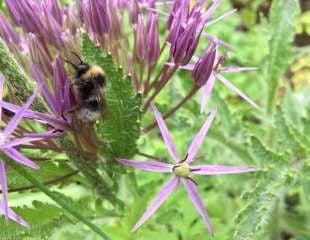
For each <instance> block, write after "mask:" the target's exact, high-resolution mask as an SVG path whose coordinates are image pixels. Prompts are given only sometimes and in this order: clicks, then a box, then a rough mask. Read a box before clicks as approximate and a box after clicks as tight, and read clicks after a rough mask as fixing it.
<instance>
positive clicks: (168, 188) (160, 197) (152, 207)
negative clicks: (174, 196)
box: [131, 176, 180, 232]
mask: <svg viewBox="0 0 310 240" xmlns="http://www.w3.org/2000/svg"><path fill="white" fill-rule="evenodd" d="M179 182H180V178H178V177H176V176H173V177H171V178H170V179H169V180H168V181H167V182H166V183H165V184H164V185H163V186H162V188H161V189H160V191H159V193H158V194H157V196H156V197H155V199H154V200H153V201H152V202H151V203H150V204H149V206H148V208H147V209H146V211H145V212H144V213H143V215H142V216H141V218H140V219H139V220H138V222H137V223H136V224H135V225H134V227H133V228H132V229H131V231H132V232H134V231H136V230H137V229H138V228H139V227H140V226H141V225H142V224H143V223H144V222H145V221H146V220H148V219H149V218H150V217H151V215H152V214H153V213H154V212H155V211H156V210H157V208H159V206H160V205H161V204H162V203H163V202H164V201H165V200H166V199H167V197H168V196H169V194H170V193H171V192H172V191H174V190H175V189H176V188H177V186H178V185H179Z"/></svg>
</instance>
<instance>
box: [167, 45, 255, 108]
mask: <svg viewBox="0 0 310 240" xmlns="http://www.w3.org/2000/svg"><path fill="white" fill-rule="evenodd" d="M192 59H193V60H194V62H195V64H187V65H185V66H179V68H181V69H185V70H189V71H192V75H193V78H194V81H195V83H196V84H197V85H198V86H204V89H203V94H202V99H201V103H200V111H201V112H203V111H204V109H205V107H206V103H207V100H208V97H209V95H210V93H211V91H212V89H213V87H214V84H215V80H216V79H217V80H219V81H220V82H221V83H223V84H224V85H225V86H226V87H228V88H229V89H230V90H232V91H233V92H235V93H237V94H238V95H239V96H240V97H241V98H243V99H244V100H245V101H246V102H248V103H249V104H250V105H251V106H253V107H254V108H256V109H258V108H259V106H258V105H257V104H256V103H255V102H254V101H252V100H251V99H250V98H249V97H248V96H247V95H245V94H244V93H243V92H242V91H241V90H239V89H238V88H237V87H236V86H235V85H233V84H232V83H231V82H230V81H228V80H227V79H226V78H225V77H224V76H223V75H222V74H221V73H233V72H242V71H252V70H256V68H254V67H237V66H232V67H222V64H223V63H224V61H225V60H226V55H222V56H218V52H217V45H216V44H215V43H211V45H210V47H209V48H207V49H206V50H205V51H204V52H203V53H202V55H201V57H200V58H197V57H193V58H192ZM166 64H167V65H169V66H174V65H175V64H174V63H171V62H170V63H166Z"/></svg>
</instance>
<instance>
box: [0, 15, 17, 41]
mask: <svg viewBox="0 0 310 240" xmlns="http://www.w3.org/2000/svg"><path fill="white" fill-rule="evenodd" d="M0 36H1V37H2V39H3V40H4V41H5V42H6V44H7V45H9V46H11V45H12V44H15V45H19V44H20V37H19V36H18V34H17V32H16V31H15V30H14V28H13V27H12V25H11V24H10V23H9V22H8V20H7V19H6V17H5V16H4V15H3V14H2V13H1V12H0Z"/></svg>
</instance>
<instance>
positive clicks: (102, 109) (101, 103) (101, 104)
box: [93, 81, 106, 117]
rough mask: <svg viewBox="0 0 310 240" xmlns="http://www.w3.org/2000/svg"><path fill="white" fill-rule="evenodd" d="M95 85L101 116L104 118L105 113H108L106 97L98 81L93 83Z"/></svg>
mask: <svg viewBox="0 0 310 240" xmlns="http://www.w3.org/2000/svg"><path fill="white" fill-rule="evenodd" d="M93 83H94V85H95V89H94V91H95V94H96V99H97V102H98V106H99V111H100V114H101V115H102V117H104V115H105V113H106V101H105V96H104V89H103V88H102V87H100V86H99V85H98V84H97V83H96V81H93Z"/></svg>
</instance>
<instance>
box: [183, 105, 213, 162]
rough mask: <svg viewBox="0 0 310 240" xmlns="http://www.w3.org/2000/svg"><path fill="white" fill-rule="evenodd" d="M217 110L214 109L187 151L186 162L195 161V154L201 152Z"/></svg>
mask: <svg viewBox="0 0 310 240" xmlns="http://www.w3.org/2000/svg"><path fill="white" fill-rule="evenodd" d="M216 112H217V109H216V108H213V109H212V111H211V113H210V115H209V116H208V118H207V119H206V121H205V123H204V124H203V125H202V127H201V128H200V130H199V132H198V133H197V135H196V136H195V138H194V140H193V141H192V143H191V145H190V146H189V148H188V149H187V154H188V156H187V159H186V161H185V162H187V163H190V162H193V161H194V157H195V154H196V153H197V151H198V150H199V148H200V146H201V144H202V141H203V139H204V138H205V136H206V134H207V132H208V130H209V127H210V126H211V123H212V121H213V119H214V118H215V115H216Z"/></svg>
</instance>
